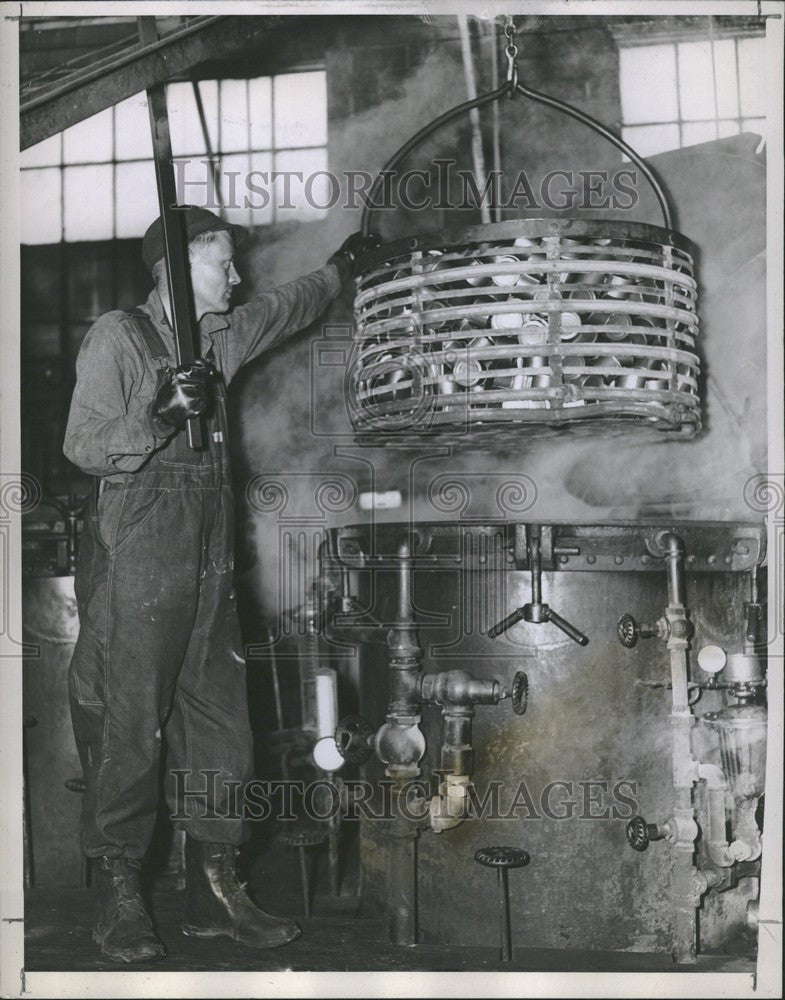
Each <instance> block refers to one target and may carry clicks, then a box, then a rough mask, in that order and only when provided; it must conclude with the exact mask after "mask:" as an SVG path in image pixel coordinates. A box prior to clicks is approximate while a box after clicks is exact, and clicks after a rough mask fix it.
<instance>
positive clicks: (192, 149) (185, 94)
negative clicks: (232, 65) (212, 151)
mask: <svg viewBox="0 0 785 1000" xmlns="http://www.w3.org/2000/svg"><path fill="white" fill-rule="evenodd" d="M211 84H212V86H213V87H214V86H215V82H214V81H209V82H208V83H200V84H199V92H200V93H201V94H202V103H203V104H204V103H205V97H206V96H207V94H208V92H209V90H210V85H211ZM166 104H167V111H168V112H169V132H170V135H171V137H172V153H173V154H174V155H175V156H194V155H195V156H204V154H205V153H206V152H207V149H206V146H205V142H204V133H203V132H202V126H201V123H200V121H199V112H198V111H197V108H196V98H195V97H194V89H193V85H192V84H190V83H170V84H169V86H168V87H167V88H166ZM205 117H206V118H207V131H208V134H209V135H210V141H211V142H215V138H214V130H215V119H214V118H213V120H212V121H211V120H210V118H209V117H208V116H207V108H205Z"/></svg>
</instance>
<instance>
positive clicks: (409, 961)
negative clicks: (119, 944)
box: [25, 846, 755, 972]
mask: <svg viewBox="0 0 785 1000" xmlns="http://www.w3.org/2000/svg"><path fill="white" fill-rule="evenodd" d="M326 869H327V865H326V864H325V863H322V864H321V865H319V864H317V867H316V870H315V872H313V873H312V875H313V883H314V884H313V903H312V913H311V916H310V917H309V918H307V919H306V918H305V917H304V916H303V894H302V883H301V881H300V867H299V860H298V856H297V853H296V852H295V851H293V850H291V849H287V848H284V847H283V846H280V847H275V848H273V849H270V850H267V851H265V852H264V853H263V854H262V855H261V856H260V857H259V858H258V859H257V860H256V862H255V863H254V865H253V867H252V868H251V871H250V876H249V885H250V889H251V891H252V894H253V895H254V896H255V898H256V899H257V900H258V901H259V902H260V903H261V904H262V905H264V906H265V908H266V909H268V910H270V912H272V913H277V914H281V915H286V916H291V917H294V918H295V919H297V920H298V922H299V923H300V925H301V927H302V929H303V933H302V936H301V937H300V938H299V939H298V940H297V941H295V942H293V943H292V944H290V945H287V946H286V947H285V948H281V949H276V950H272V951H256V950H252V949H249V948H244V947H242V946H241V945H238V944H236V943H234V942H232V941H221V940H216V941H210V942H205V941H199V940H197V939H194V938H189V937H186V936H185V935H183V934H182V932H181V930H180V911H181V907H182V896H183V894H182V891H178V890H177V889H175V888H172V887H167V886H166V885H165V884H162V883H160V882H159V883H158V884H157V886H156V887H155V888H154V891H153V895H152V900H153V906H152V908H153V912H154V914H155V921H156V925H157V929H158V933H159V934H160V936H161V937H162V939H163V940H164V942H165V943H166V946H167V949H168V956H167V958H166V960H165V961H164V962H163V963H156V964H154V965H149V966H143V965H139V966H133V967H132V968H133V969H135V970H140V971H143V970H145V969H150V970H151V971H153V970H155V971H167V972H179V971H190V972H208V971H214V972H224V971H232V972H237V971H256V970H263V971H279V970H285V969H287V970H288V969H291V970H294V971H297V972H300V971H302V972H344V971H376V972H380V971H389V972H401V971H433V972H463V971H479V972H674V971H678V972H686V971H698V972H754V971H755V964H754V961H753V960H751V959H747V958H743V957H740V956H738V955H734V956H728V955H716V956H711V955H707V956H701V958H700V960H699V963H698V965H697V966H675V965H673V963H672V962H671V961H670V959H669V957H668V956H667V955H661V954H660V955H650V954H641V953H632V952H601V951H564V950H558V949H542V948H537V949H527V948H523V947H518V948H516V949H515V952H514V956H513V961H512V962H509V963H502V962H501V961H500V960H499V953H498V950H497V949H495V948H487V947H482V948H481V947H474V948H467V947H456V946H450V945H445V944H440V943H423V944H418V945H416V946H415V947H409V948H406V947H398V946H395V945H392V944H390V942H389V939H388V936H387V926H386V921H385V920H384V919H383V918H382V917H379V916H371V915H366V914H362V913H361V912H360V908H359V905H358V899H357V897H356V894H355V891H356V880H355V878H354V877H353V874H352V872H351V871H350V872H348V873H347V874H346V875H345V876H344V878H343V883H344V884H343V889H342V895H341V896H340V897H334V896H331V895H330V894H329V891H328V888H329V885H328V881H329V880H328V873H327V870H326ZM265 886H268V887H269V888H265ZM92 909H93V898H92V891H91V890H90V889H83V888H74V889H63V888H57V889H55V888H45V887H39V888H34V889H29V890H28V891H27V892H26V895H25V969H26V970H27V971H28V972H36V971H38V972H45V971H73V972H81V971H85V972H86V971H116V970H117V969H118V968H131V967H128V966H118V965H116V964H115V963H112V962H106V961H102V960H101V959H100V957H99V955H98V951H97V948H96V946H95V945H94V944H93V941H92V937H91V927H92Z"/></svg>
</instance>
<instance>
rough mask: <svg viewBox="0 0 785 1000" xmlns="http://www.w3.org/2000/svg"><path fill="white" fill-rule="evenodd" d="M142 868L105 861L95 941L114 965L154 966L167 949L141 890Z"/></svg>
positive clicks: (100, 873)
mask: <svg viewBox="0 0 785 1000" xmlns="http://www.w3.org/2000/svg"><path fill="white" fill-rule="evenodd" d="M141 867H142V866H141V864H140V863H139V862H138V861H132V860H131V859H130V858H101V859H100V862H99V864H98V901H97V906H96V911H95V923H94V926H93V940H94V941H95V943H96V944H97V945H99V947H100V948H101V953H102V954H103V955H104V956H105V957H106V958H111V960H112V961H113V962H154V961H156V960H157V959H159V958H163V957H164V956H165V955H166V948H165V947H164V945H163V942H162V941H161V939H160V938H159V937H158V935H157V934H156V933H155V931H154V930H153V925H152V922H151V920H150V917H149V915H148V913H147V910H146V909H145V906H144V903H143V901H142V894H141V892H140V889H139V871H140V869H141Z"/></svg>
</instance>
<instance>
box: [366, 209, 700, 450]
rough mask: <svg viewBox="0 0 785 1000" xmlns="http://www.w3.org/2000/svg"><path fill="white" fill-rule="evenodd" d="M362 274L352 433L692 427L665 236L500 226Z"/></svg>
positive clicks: (687, 275) (677, 245) (686, 281)
mask: <svg viewBox="0 0 785 1000" xmlns="http://www.w3.org/2000/svg"><path fill="white" fill-rule="evenodd" d="M363 263H364V267H363V270H362V273H361V274H360V276H359V280H358V282H357V297H356V300H355V317H356V324H357V326H356V335H355V336H356V353H355V357H354V361H353V365H352V372H351V377H352V387H351V397H352V401H353V404H354V406H353V409H354V416H355V425H356V427H357V429H358V430H364V431H371V430H396V429H397V430H401V431H407V430H408V431H415V432H416V431H418V429H419V430H423V431H425V430H427V431H431V432H434V431H438V429H440V428H445V429H447V428H452V429H455V428H456V427H469V428H474V427H476V428H480V427H481V426H485V427H492V426H493V425H498V424H500V423H503V424H509V423H540V424H549V425H559V424H564V423H568V422H573V421H578V420H592V419H596V418H598V417H602V418H613V419H617V420H627V421H629V420H638V421H646V422H649V423H652V424H653V425H654V426H656V427H657V428H659V429H662V430H679V431H682V432H686V433H688V434H692V433H694V432H695V431H696V430H697V429H698V427H699V425H700V399H699V396H698V371H699V362H698V356H697V354H696V353H695V337H696V335H697V332H698V317H697V313H696V284H695V278H694V276H693V257H692V254H691V252H690V245H689V243H688V241H687V240H685V239H683V238H681V237H677V236H676V235H675V234H673V233H671V232H669V231H667V230H664V229H660V228H658V227H656V226H649V225H642V224H635V223H632V224H630V223H619V222H594V221H575V220H568V221H560V220H554V219H544V220H543V219H536V220H527V221H514V222H501V223H493V224H490V225H485V226H475V227H473V228H470V229H464V230H462V231H458V232H452V233H448V234H444V235H442V236H438V237H431V238H427V239H410V240H402V241H399V242H397V243H391V244H388V245H386V246H384V247H380V248H379V249H378V250H377V251H375V252H374V253H373V254H369V255H368V256H367V257H366V258H365V260H364V262H363Z"/></svg>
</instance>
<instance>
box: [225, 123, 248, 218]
mask: <svg viewBox="0 0 785 1000" xmlns="http://www.w3.org/2000/svg"><path fill="white" fill-rule="evenodd" d="M222 106H223V105H222ZM247 184H248V154H247V153H236V154H234V155H233V156H222V157H221V194H222V200H223V209H222V211H221V215H222V216H223V217H224V218H225V219H226V220H227V221H228V222H234V223H236V224H237V225H238V226H247V225H249V224H250V221H251V212H250V209H248V208H246V207H245V198H246V195H247V194H248V188H247Z"/></svg>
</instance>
